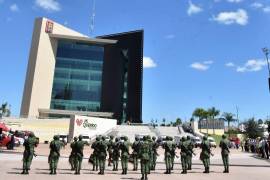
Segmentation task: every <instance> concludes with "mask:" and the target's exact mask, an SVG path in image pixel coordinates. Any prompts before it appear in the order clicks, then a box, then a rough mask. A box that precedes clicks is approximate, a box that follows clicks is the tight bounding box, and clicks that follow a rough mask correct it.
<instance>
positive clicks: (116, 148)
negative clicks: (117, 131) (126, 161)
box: [112, 138, 120, 171]
mask: <svg viewBox="0 0 270 180" xmlns="http://www.w3.org/2000/svg"><path fill="white" fill-rule="evenodd" d="M119 145H120V142H119V139H118V138H115V142H114V143H113V145H112V150H113V153H112V160H113V171H118V162H119V157H120V152H119Z"/></svg>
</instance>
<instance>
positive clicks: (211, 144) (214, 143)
mask: <svg viewBox="0 0 270 180" xmlns="http://www.w3.org/2000/svg"><path fill="white" fill-rule="evenodd" d="M208 141H209V143H210V146H211V147H214V148H216V147H217V143H216V141H215V139H214V138H213V137H208Z"/></svg>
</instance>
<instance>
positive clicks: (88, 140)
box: [82, 134, 91, 143]
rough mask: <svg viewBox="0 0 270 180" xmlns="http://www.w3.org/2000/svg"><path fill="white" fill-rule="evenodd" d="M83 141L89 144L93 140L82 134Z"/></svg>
mask: <svg viewBox="0 0 270 180" xmlns="http://www.w3.org/2000/svg"><path fill="white" fill-rule="evenodd" d="M82 140H83V141H87V142H88V143H90V141H91V138H90V137H89V136H88V135H83V134H82Z"/></svg>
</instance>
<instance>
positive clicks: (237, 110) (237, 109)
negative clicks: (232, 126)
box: [236, 106, 239, 128]
mask: <svg viewBox="0 0 270 180" xmlns="http://www.w3.org/2000/svg"><path fill="white" fill-rule="evenodd" d="M238 112H239V108H238V106H236V118H237V123H238V126H237V127H238V128H239V117H238Z"/></svg>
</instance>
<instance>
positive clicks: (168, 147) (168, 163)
mask: <svg viewBox="0 0 270 180" xmlns="http://www.w3.org/2000/svg"><path fill="white" fill-rule="evenodd" d="M172 146H173V144H172V141H171V138H170V137H169V136H167V137H166V142H165V143H164V144H163V146H162V147H163V149H165V154H164V157H165V164H166V172H165V174H171V164H172V163H171V160H172V157H171V156H172V154H171V152H172Z"/></svg>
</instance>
